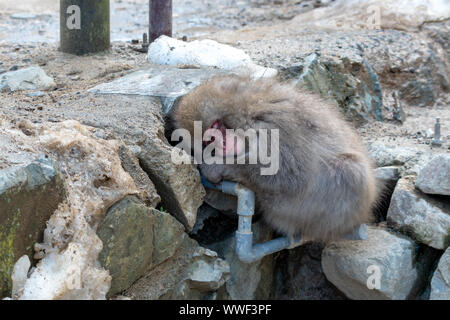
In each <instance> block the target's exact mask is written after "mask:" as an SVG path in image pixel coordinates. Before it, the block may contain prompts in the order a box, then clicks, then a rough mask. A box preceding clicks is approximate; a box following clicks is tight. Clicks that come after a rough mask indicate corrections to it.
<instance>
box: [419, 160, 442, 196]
mask: <svg viewBox="0 0 450 320" xmlns="http://www.w3.org/2000/svg"><path fill="white" fill-rule="evenodd" d="M416 187H417V188H419V189H420V190H421V191H422V192H424V193H428V194H440V195H447V196H449V195H450V154H441V155H438V156H436V157H434V158H433V159H432V160H431V161H430V162H428V163H427V165H426V166H425V167H424V168H422V169H421V170H420V172H419V175H418V177H417V180H416Z"/></svg>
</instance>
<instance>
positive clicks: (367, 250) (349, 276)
mask: <svg viewBox="0 0 450 320" xmlns="http://www.w3.org/2000/svg"><path fill="white" fill-rule="evenodd" d="M417 258H418V257H417V245H416V244H415V243H414V241H412V240H410V239H408V238H406V237H402V236H400V235H396V234H394V233H392V232H390V231H388V230H385V229H381V228H375V227H370V228H369V237H368V239H367V240H363V241H342V242H335V243H332V244H329V245H328V246H327V247H325V249H324V251H323V252H322V268H323V271H324V273H325V275H326V277H327V279H328V280H329V281H331V282H332V283H333V284H334V285H335V286H336V287H337V288H338V289H339V290H341V291H342V292H343V293H344V294H345V295H346V296H347V297H349V298H350V299H394V300H396V299H407V298H411V297H414V296H415V295H417V294H418V293H419V292H420V290H421V289H422V287H423V285H424V282H423V281H422V274H421V272H419V269H418V265H419V263H418V262H417V261H416V260H417ZM369 286H370V287H371V288H372V289H369Z"/></svg>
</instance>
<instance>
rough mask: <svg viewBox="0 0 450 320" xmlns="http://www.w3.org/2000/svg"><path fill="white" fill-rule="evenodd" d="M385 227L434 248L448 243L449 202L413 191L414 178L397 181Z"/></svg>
mask: <svg viewBox="0 0 450 320" xmlns="http://www.w3.org/2000/svg"><path fill="white" fill-rule="evenodd" d="M387 222H388V224H389V225H390V226H391V227H393V228H395V229H397V230H400V231H402V232H404V233H407V234H408V235H410V236H411V237H413V238H414V239H415V240H417V241H419V242H422V243H424V244H426V245H428V246H430V247H433V248H436V249H446V248H447V247H448V246H449V244H450V202H449V201H447V202H440V201H437V200H435V199H432V198H430V197H429V196H426V195H425V194H423V193H421V192H420V191H417V190H416V189H415V188H414V177H411V176H408V177H403V178H402V179H400V180H399V181H398V182H397V186H396V187H395V190H394V193H393V195H392V198H391V204H390V206H389V211H388V214H387Z"/></svg>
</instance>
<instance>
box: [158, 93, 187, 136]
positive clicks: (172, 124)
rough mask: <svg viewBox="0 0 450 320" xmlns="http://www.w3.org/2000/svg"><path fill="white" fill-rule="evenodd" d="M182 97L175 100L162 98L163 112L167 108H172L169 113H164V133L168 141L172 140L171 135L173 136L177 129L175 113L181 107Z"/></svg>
mask: <svg viewBox="0 0 450 320" xmlns="http://www.w3.org/2000/svg"><path fill="white" fill-rule="evenodd" d="M181 99H182V98H178V99H176V100H175V101H173V102H170V101H167V100H162V99H161V106H162V111H163V113H164V112H165V111H166V110H167V109H170V110H169V112H167V114H165V115H164V122H165V125H164V135H165V137H166V139H167V141H169V142H170V137H171V136H172V132H173V131H174V130H175V129H177V128H176V121H175V114H176V112H177V110H178V108H179V105H180V101H181ZM169 104H171V105H169Z"/></svg>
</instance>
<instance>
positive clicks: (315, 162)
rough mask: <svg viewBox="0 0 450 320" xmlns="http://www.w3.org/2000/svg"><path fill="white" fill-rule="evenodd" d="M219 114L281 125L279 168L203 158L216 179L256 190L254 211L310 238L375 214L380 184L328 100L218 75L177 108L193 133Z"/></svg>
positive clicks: (235, 122)
mask: <svg viewBox="0 0 450 320" xmlns="http://www.w3.org/2000/svg"><path fill="white" fill-rule="evenodd" d="M217 119H221V120H222V121H223V123H224V124H226V127H227V128H230V129H238V128H240V129H244V130H246V129H249V128H253V129H260V128H265V129H269V130H270V129H279V135H280V167H279V171H278V172H277V174H276V175H273V176H262V175H260V165H236V164H234V165H226V164H225V165H217V164H213V165H206V164H202V165H200V170H201V172H202V174H203V175H204V176H205V177H206V178H207V179H208V180H211V181H212V182H219V181H220V180H222V179H223V180H230V181H235V182H239V183H241V184H242V185H244V186H246V187H248V188H250V189H251V190H253V191H254V192H255V195H256V201H257V210H258V212H261V213H262V214H263V217H264V219H265V221H266V222H267V223H268V224H269V225H270V226H272V227H273V228H274V229H275V230H277V231H279V232H280V233H283V234H286V235H298V234H300V235H302V236H303V237H304V238H306V239H309V240H318V241H330V240H336V239H339V238H340V237H341V236H342V235H344V234H346V233H347V232H350V231H351V230H352V229H353V228H354V227H356V226H357V225H359V224H361V223H364V222H367V221H368V220H369V219H370V216H371V215H370V213H371V209H372V207H373V204H374V202H375V200H376V198H377V193H378V191H377V190H378V188H377V186H376V182H375V178H374V175H373V171H372V166H371V162H370V160H369V158H368V156H367V152H366V150H365V148H364V146H363V144H362V142H361V140H360V138H359V137H358V135H357V133H356V132H355V131H354V130H353V129H351V127H350V126H349V125H348V124H347V123H346V122H345V121H344V120H343V118H342V117H341V115H340V114H339V112H337V111H336V110H335V108H334V107H333V106H332V105H330V103H329V102H327V101H325V100H323V99H321V98H320V97H318V96H316V95H314V94H311V93H309V92H307V91H305V90H302V89H298V88H295V87H294V86H291V85H288V84H281V83H279V82H277V81H275V80H266V79H260V80H250V79H248V78H240V77H237V76H225V77H216V78H213V79H211V80H209V81H207V82H206V83H204V84H203V85H201V86H199V87H197V88H196V89H194V90H193V91H192V92H191V93H190V94H188V95H186V96H185V97H184V98H183V99H182V100H181V102H180V103H179V105H178V107H177V109H176V110H175V112H174V115H173V120H174V124H175V127H176V128H185V129H188V130H189V131H190V132H191V135H193V122H194V121H202V122H203V130H206V129H207V128H208V127H209V126H210V125H211V123H213V122H214V121H215V120H217Z"/></svg>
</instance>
